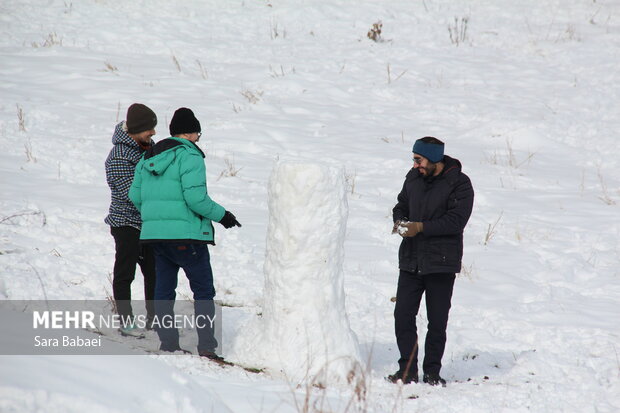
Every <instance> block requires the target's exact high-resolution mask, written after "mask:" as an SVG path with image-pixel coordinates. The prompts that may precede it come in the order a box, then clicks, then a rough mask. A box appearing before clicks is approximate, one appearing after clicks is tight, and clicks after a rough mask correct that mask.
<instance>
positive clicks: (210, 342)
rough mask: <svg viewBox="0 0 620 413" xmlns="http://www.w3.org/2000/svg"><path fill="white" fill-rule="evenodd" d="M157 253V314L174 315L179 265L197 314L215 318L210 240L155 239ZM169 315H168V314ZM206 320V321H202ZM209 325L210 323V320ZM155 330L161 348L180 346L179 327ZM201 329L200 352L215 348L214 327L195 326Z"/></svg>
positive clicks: (172, 349)
mask: <svg viewBox="0 0 620 413" xmlns="http://www.w3.org/2000/svg"><path fill="white" fill-rule="evenodd" d="M152 246H153V252H154V253H155V269H156V272H157V277H156V282H155V314H156V315H157V317H158V319H159V320H160V321H161V320H165V319H168V320H171V319H173V318H174V299H175V297H176V291H175V290H176V288H177V283H178V275H179V268H183V271H184V272H185V275H186V276H187V279H188V280H189V286H190V288H191V290H192V292H193V293H194V314H195V316H196V318H197V319H198V317H199V316H202V320H205V317H207V318H208V319H210V320H212V319H213V317H214V315H215V305H214V303H213V297H215V288H214V287H213V270H212V269H211V261H210V259H211V258H210V256H209V248H208V247H207V244H201V243H191V242H187V243H186V242H157V243H153V244H152ZM165 317H167V318H165ZM200 324H204V323H200ZM207 325H208V323H207ZM155 329H156V331H157V334H158V335H159V340H160V341H161V346H160V349H161V350H164V351H176V350H179V349H180V346H179V331H178V329H177V328H176V327H171V326H157V325H156V328H155ZM196 329H197V331H198V352H199V353H200V352H213V353H214V352H215V349H216V347H217V340H216V339H215V335H214V330H213V329H212V328H209V327H204V328H198V327H197V328H196Z"/></svg>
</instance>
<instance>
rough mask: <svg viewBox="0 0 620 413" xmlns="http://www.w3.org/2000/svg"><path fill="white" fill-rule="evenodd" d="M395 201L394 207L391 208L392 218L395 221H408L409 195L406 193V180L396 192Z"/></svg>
mask: <svg viewBox="0 0 620 413" xmlns="http://www.w3.org/2000/svg"><path fill="white" fill-rule="evenodd" d="M397 201H398V202H397V203H396V206H395V207H394V209H392V219H393V221H394V222H396V221H408V220H409V195H408V194H407V180H406V179H405V183H404V184H403V189H402V190H401V191H400V194H398V198H397Z"/></svg>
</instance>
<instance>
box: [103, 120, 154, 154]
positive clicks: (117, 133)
mask: <svg viewBox="0 0 620 413" xmlns="http://www.w3.org/2000/svg"><path fill="white" fill-rule="evenodd" d="M112 144H113V145H126V146H129V147H130V148H132V149H135V150H138V151H140V152H142V151H144V149H145V148H146V146H144V147H143V146H141V145H140V144H139V143H138V142H136V141H135V140H134V139H133V138H132V137H131V136H129V134H128V133H127V124H126V122H125V121H122V122H120V123H119V124H117V125H116V128H114V134H113V135H112ZM154 144H155V142H153V140H152V139H151V143H150V146H151V147H152V146H153V145H154Z"/></svg>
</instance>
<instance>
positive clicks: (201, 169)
mask: <svg viewBox="0 0 620 413" xmlns="http://www.w3.org/2000/svg"><path fill="white" fill-rule="evenodd" d="M182 156H183V158H182V160H181V162H180V169H179V172H180V174H181V187H182V190H183V198H184V199H185V202H186V203H187V206H188V207H189V209H191V210H192V211H194V212H195V213H196V214H198V215H201V216H203V217H205V218H208V219H210V220H211V221H216V222H219V221H220V220H221V219H222V218H223V217H224V213H225V212H226V210H225V209H224V207H223V206H221V205H220V204H218V203H217V202H215V201H214V200H212V199H211V198H210V197H209V194H208V193H207V171H206V168H205V164H204V161H203V160H202V157H201V156H199V155H194V154H188V153H185V154H183V155H182Z"/></svg>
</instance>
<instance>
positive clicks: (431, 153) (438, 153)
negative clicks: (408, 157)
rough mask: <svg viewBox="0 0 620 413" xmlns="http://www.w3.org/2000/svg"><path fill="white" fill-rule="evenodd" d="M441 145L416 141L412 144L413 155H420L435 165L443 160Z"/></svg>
mask: <svg viewBox="0 0 620 413" xmlns="http://www.w3.org/2000/svg"><path fill="white" fill-rule="evenodd" d="M443 148H444V144H443V143H430V142H424V141H423V140H422V139H418V140H417V141H415V143H414V144H413V153H417V154H418V155H422V156H423V157H425V158H426V159H428V160H429V161H431V162H433V163H437V162H439V161H441V160H442V159H443Z"/></svg>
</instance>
